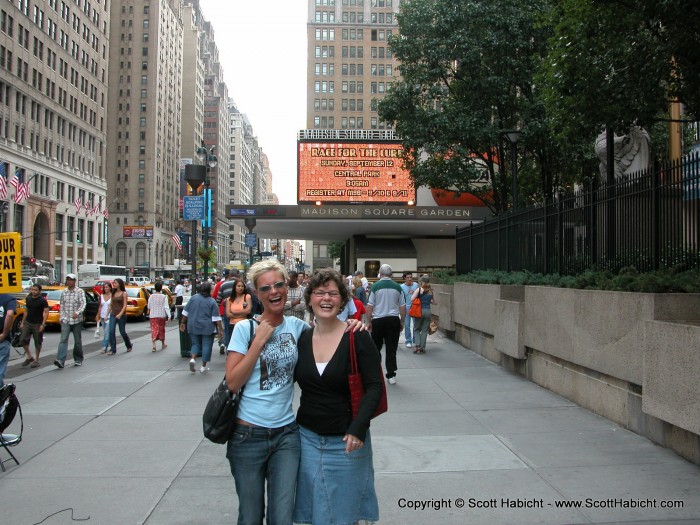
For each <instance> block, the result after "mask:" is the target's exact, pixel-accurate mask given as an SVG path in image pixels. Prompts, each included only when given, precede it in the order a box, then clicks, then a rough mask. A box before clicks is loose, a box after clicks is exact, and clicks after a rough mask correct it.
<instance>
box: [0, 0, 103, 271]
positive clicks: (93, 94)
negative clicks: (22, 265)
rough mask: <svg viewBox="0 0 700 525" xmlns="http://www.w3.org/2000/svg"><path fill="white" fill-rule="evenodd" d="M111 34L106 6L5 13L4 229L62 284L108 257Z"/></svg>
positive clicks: (0, 139) (0, 147)
mask: <svg viewBox="0 0 700 525" xmlns="http://www.w3.org/2000/svg"><path fill="white" fill-rule="evenodd" d="M109 27H110V12H109V8H108V3H107V2H106V1H102V0H99V1H98V0H95V1H93V2H68V1H65V2H58V1H36V2H28V1H26V0H23V1H16V2H2V6H0V173H1V174H2V176H5V177H7V183H8V185H10V184H11V181H12V180H13V179H14V178H15V177H17V179H16V181H17V184H16V185H12V186H14V188H15V189H14V190H13V189H12V187H10V188H9V191H8V192H7V193H5V194H4V195H3V197H4V198H2V202H0V229H2V231H17V232H20V234H21V235H22V238H23V241H22V254H23V255H27V256H32V257H36V258H37V259H43V260H47V261H51V262H52V263H54V264H55V266H56V270H57V272H56V275H55V277H56V278H58V279H62V278H63V276H65V275H66V274H67V273H71V272H76V271H77V268H78V265H79V264H80V263H84V262H97V261H103V260H104V250H103V243H104V240H105V239H104V236H103V231H104V230H103V222H104V218H103V216H102V215H100V214H99V213H96V212H95V211H94V210H95V207H96V206H97V205H98V204H101V205H102V207H104V204H105V193H106V183H105V175H106V173H107V170H106V167H105V155H106V132H107V130H106V127H107V118H106V117H107V107H106V105H107V82H108V67H109V56H108V49H109V47H110V35H109ZM20 183H23V184H25V186H21V185H20ZM20 189H21V190H22V191H21V192H20ZM27 190H28V197H27ZM13 194H14V195H15V197H14V198H13ZM78 203H80V206H78Z"/></svg>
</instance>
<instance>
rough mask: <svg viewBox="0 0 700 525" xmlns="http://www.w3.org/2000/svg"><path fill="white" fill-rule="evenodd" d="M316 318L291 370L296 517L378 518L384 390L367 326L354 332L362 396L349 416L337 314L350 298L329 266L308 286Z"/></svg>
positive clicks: (319, 520)
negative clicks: (374, 437) (377, 447)
mask: <svg viewBox="0 0 700 525" xmlns="http://www.w3.org/2000/svg"><path fill="white" fill-rule="evenodd" d="M305 298H306V304H307V305H308V308H309V310H310V311H312V313H313V315H314V316H315V319H316V324H315V326H314V329H313V332H304V333H303V334H302V335H301V338H300V339H299V362H298V363H297V366H296V370H295V373H294V377H295V380H296V381H297V382H298V383H299V386H300V387H301V398H300V406H299V411H298V412H297V423H299V431H300V436H301V463H300V465H299V476H298V478H297V479H298V481H297V496H296V503H295V508H294V522H295V523H312V524H316V525H321V524H327V523H348V524H349V523H357V522H358V521H361V520H366V521H377V520H378V519H379V505H378V503H377V495H376V492H375V490H374V466H373V464H372V441H371V438H370V433H369V423H370V419H371V417H372V414H373V413H374V411H375V410H376V408H377V405H378V404H379V401H380V398H381V395H382V381H383V378H382V372H381V361H380V357H379V352H378V351H377V347H376V346H375V345H374V343H373V342H372V337H371V336H370V335H369V333H368V332H357V333H355V334H354V339H355V351H356V355H357V364H358V368H359V370H360V372H361V374H362V379H363V383H364V386H365V395H364V397H363V398H362V400H361V401H360V410H359V412H358V414H357V417H356V418H355V419H353V416H352V411H351V410H350V406H351V405H350V390H349V386H348V374H349V373H350V335H349V334H346V333H345V332H346V328H347V327H346V324H345V323H344V322H342V321H340V320H339V319H338V317H337V316H338V312H339V311H340V310H341V309H342V308H343V307H344V306H345V304H346V303H347V302H348V301H351V300H352V298H351V296H350V292H349V290H348V288H347V285H346V283H345V280H344V279H343V277H342V276H341V275H340V274H339V273H338V272H336V271H335V270H333V269H331V268H325V269H322V270H319V271H317V272H316V273H314V274H313V276H312V277H311V279H310V281H309V284H308V285H307V287H306V292H305Z"/></svg>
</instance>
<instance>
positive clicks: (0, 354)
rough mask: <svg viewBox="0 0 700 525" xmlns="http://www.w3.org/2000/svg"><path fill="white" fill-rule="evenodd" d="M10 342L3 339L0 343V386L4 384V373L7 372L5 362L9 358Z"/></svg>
mask: <svg viewBox="0 0 700 525" xmlns="http://www.w3.org/2000/svg"><path fill="white" fill-rule="evenodd" d="M11 348H12V347H11V346H10V342H9V341H7V340H5V341H2V342H1V343H0V387H1V386H3V385H4V384H5V374H6V373H7V363H8V362H9V360H10V350H11Z"/></svg>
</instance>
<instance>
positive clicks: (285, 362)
mask: <svg viewBox="0 0 700 525" xmlns="http://www.w3.org/2000/svg"><path fill="white" fill-rule="evenodd" d="M248 275H249V277H250V279H251V282H252V284H253V286H254V287H255V289H256V291H257V293H258V297H259V298H260V300H261V301H262V303H263V306H264V311H263V313H262V314H261V315H260V316H259V317H257V318H256V320H255V321H250V322H254V323H255V325H256V326H255V335H254V338H253V340H252V343H250V325H249V323H247V322H239V323H238V324H236V326H235V328H234V330H233V335H232V337H231V343H230V344H229V347H228V356H227V358H226V382H227V384H228V387H229V389H230V390H231V391H233V392H237V391H238V390H239V389H240V388H241V387H243V386H244V385H245V389H244V390H243V393H242V396H241V400H240V405H239V409H238V419H237V421H236V427H235V430H234V433H233V435H232V436H231V439H229V441H228V447H227V451H226V457H227V458H228V461H229V464H230V466H231V474H232V475H233V478H234V481H235V485H236V493H237V494H238V523H239V524H256V525H257V524H262V523H263V519H264V517H265V500H266V497H265V493H266V492H265V484H266V482H267V523H269V524H272V525H276V524H284V525H286V524H291V523H292V513H293V510H294V493H295V486H296V479H297V471H298V468H299V455H300V442H299V426H298V425H297V423H296V421H295V418H294V410H293V408H292V398H293V396H294V367H295V365H296V363H297V341H298V340H299V336H300V335H301V334H302V332H303V331H304V330H308V329H309V325H308V324H306V323H305V322H304V321H302V320H301V319H298V318H297V317H294V316H285V315H284V305H285V303H286V302H287V278H288V276H287V271H286V270H285V268H284V266H282V264H280V263H279V261H277V260H274V259H266V260H263V261H260V262H257V263H255V264H254V265H253V266H251V268H250V270H249V274H248Z"/></svg>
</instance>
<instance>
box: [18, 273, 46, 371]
mask: <svg viewBox="0 0 700 525" xmlns="http://www.w3.org/2000/svg"><path fill="white" fill-rule="evenodd" d="M25 304H26V308H27V313H26V314H25V315H24V318H23V319H22V321H20V325H19V327H20V329H21V330H22V332H21V334H20V336H19V339H20V342H21V344H22V346H23V347H24V357H25V359H24V362H23V363H22V366H27V365H31V367H32V368H37V367H38V366H39V354H40V353H41V344H42V343H43V341H44V328H46V319H47V318H48V317H49V303H48V301H47V300H46V297H44V296H43V295H41V285H40V284H38V283H36V284H33V285H32V286H31V287H30V288H29V294H28V295H27V298H26V299H25ZM32 339H34V349H35V353H36V357H32V352H31V351H30V350H29V343H30V342H31V340H32Z"/></svg>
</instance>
